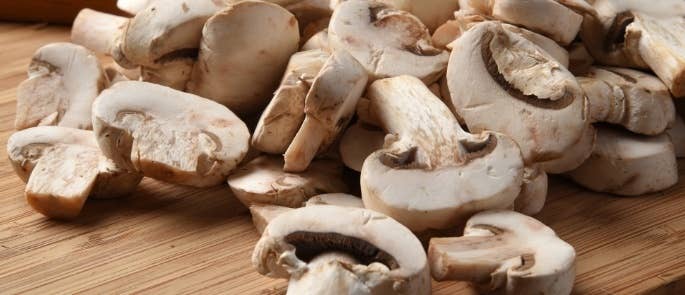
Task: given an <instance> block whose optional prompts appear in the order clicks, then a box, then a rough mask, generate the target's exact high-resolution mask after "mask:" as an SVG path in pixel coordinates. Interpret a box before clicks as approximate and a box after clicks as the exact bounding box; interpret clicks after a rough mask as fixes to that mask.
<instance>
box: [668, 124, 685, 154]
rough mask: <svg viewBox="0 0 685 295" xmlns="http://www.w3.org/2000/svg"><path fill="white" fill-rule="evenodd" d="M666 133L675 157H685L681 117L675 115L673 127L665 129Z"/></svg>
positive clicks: (684, 129) (684, 136) (684, 140)
mask: <svg viewBox="0 0 685 295" xmlns="http://www.w3.org/2000/svg"><path fill="white" fill-rule="evenodd" d="M666 134H668V137H669V138H671V142H672V143H673V148H674V149H675V155H676V157H678V158H683V157H685V122H683V118H682V117H680V116H676V119H675V123H673V127H671V128H669V129H667V130H666Z"/></svg>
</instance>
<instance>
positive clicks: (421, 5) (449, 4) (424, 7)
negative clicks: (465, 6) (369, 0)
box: [377, 0, 459, 32]
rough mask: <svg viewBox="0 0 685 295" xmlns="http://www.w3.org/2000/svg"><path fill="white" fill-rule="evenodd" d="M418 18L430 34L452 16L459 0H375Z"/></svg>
mask: <svg viewBox="0 0 685 295" xmlns="http://www.w3.org/2000/svg"><path fill="white" fill-rule="evenodd" d="M377 1H378V2H381V3H384V4H386V5H388V6H390V7H392V8H395V9H399V10H404V11H406V12H409V13H411V14H413V15H415V16H416V17H418V18H419V19H420V20H421V22H422V23H423V24H424V25H426V27H427V28H428V30H430V31H431V32H433V31H435V29H436V28H438V27H439V26H440V25H442V24H443V23H445V22H446V21H447V20H449V19H451V18H452V17H453V16H454V12H455V11H456V10H457V9H458V8H459V0H377Z"/></svg>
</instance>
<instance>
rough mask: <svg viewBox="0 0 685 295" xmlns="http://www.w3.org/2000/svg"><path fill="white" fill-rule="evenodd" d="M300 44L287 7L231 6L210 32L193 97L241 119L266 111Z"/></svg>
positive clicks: (193, 84)
mask: <svg viewBox="0 0 685 295" xmlns="http://www.w3.org/2000/svg"><path fill="white" fill-rule="evenodd" d="M246 28H249V30H247V29H246ZM226 40H231V41H230V42H226ZM299 42H300V35H299V30H298V26H297V19H295V16H293V15H292V14H291V13H290V12H288V11H287V10H285V9H284V8H283V7H280V6H278V5H276V4H272V3H268V2H263V1H240V2H236V3H234V4H231V5H229V6H228V7H227V8H226V9H224V10H222V11H221V12H218V13H217V14H215V15H214V16H212V17H211V18H209V20H207V23H206V24H205V26H204V29H203V31H202V42H201V46H200V53H199V57H198V62H197V63H196V65H195V67H194V68H193V73H192V78H191V80H190V81H189V83H188V85H187V86H188V91H189V92H191V93H194V94H197V95H199V96H202V97H206V98H209V99H212V100H215V101H217V102H219V103H221V104H223V105H225V106H227V107H228V108H229V109H231V110H232V111H233V112H236V113H237V114H239V115H245V116H246V115H250V114H254V113H255V112H257V111H261V110H262V109H263V108H264V106H265V105H266V104H267V103H268V99H269V98H270V97H271V94H272V93H273V90H274V89H275V88H276V87H277V85H278V81H279V79H280V78H281V75H282V74H283V70H284V69H285V67H286V65H287V64H288V59H289V58H290V56H291V55H292V54H293V53H295V52H296V51H297V48H298V47H299ZM198 44H200V43H198Z"/></svg>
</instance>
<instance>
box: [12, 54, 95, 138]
mask: <svg viewBox="0 0 685 295" xmlns="http://www.w3.org/2000/svg"><path fill="white" fill-rule="evenodd" d="M28 75H29V79H28V80H26V81H24V82H22V83H21V84H20V85H19V89H18V91H17V112H16V118H15V121H14V128H16V129H18V130H21V129H25V128H29V127H33V126H38V125H57V126H63V127H71V128H79V129H91V128H92V123H91V122H90V112H91V110H90V109H91V106H92V105H93V100H95V97H97V96H98V94H99V93H100V91H102V89H103V88H104V87H105V85H106V84H107V78H106V77H105V74H104V71H103V70H102V67H101V66H100V63H99V62H98V59H97V57H95V55H94V54H93V53H92V52H91V51H89V50H88V49H86V48H84V47H82V46H79V45H76V44H71V43H53V44H49V45H46V46H43V47H41V48H40V49H38V51H36V53H35V54H34V55H33V58H32V59H31V64H30V65H29V70H28Z"/></svg>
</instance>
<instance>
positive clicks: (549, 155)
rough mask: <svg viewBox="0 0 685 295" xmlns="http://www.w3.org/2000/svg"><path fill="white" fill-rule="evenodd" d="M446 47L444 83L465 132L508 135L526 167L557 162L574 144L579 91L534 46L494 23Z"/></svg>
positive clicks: (582, 114)
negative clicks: (449, 52)
mask: <svg viewBox="0 0 685 295" xmlns="http://www.w3.org/2000/svg"><path fill="white" fill-rule="evenodd" d="M452 44H453V47H454V49H453V50H452V55H451V57H450V64H449V66H448V69H447V84H448V86H449V90H450V96H451V97H452V104H454V107H455V110H456V111H457V112H458V113H459V114H460V115H461V117H463V118H464V121H465V122H466V125H467V126H468V128H469V130H471V131H472V132H479V131H483V130H492V131H497V132H501V133H504V134H506V135H509V136H511V137H512V138H513V139H514V140H515V141H516V142H517V143H518V145H519V146H520V147H521V151H522V153H523V158H524V160H525V162H526V164H534V163H537V162H543V161H550V160H555V159H559V158H562V157H563V155H564V152H565V151H566V150H568V149H570V148H571V147H572V146H573V145H574V144H576V143H577V142H578V141H579V140H580V138H581V137H582V135H583V132H584V131H585V129H587V126H588V125H589V121H588V120H587V118H586V111H587V109H586V108H587V104H586V98H585V95H584V93H583V90H582V88H581V87H580V85H579V84H578V82H577V81H576V78H575V77H574V76H573V75H572V74H571V73H570V72H569V71H568V70H566V68H565V67H564V66H563V65H561V64H559V63H558V62H557V61H555V60H554V59H553V58H552V57H551V56H550V55H549V54H547V53H546V52H545V51H543V50H542V49H540V47H538V46H535V45H534V44H533V43H532V42H530V41H528V40H526V39H525V38H523V37H521V36H520V35H518V34H515V33H513V32H510V31H509V30H506V29H504V28H503V27H502V26H501V25H500V24H499V23H496V22H483V23H479V24H476V25H475V26H474V27H473V28H472V29H470V30H468V31H467V32H466V33H464V35H463V36H461V37H460V38H459V39H457V40H456V41H455V42H454V43H452Z"/></svg>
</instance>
